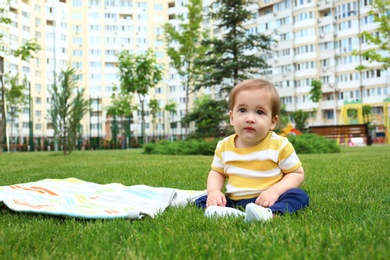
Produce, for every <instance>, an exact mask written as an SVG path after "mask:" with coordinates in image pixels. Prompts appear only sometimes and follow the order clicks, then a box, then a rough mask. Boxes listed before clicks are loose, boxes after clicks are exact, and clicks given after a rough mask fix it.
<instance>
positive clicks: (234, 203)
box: [195, 188, 309, 214]
mask: <svg viewBox="0 0 390 260" xmlns="http://www.w3.org/2000/svg"><path fill="white" fill-rule="evenodd" d="M256 199H257V197H255V198H251V199H242V200H232V199H230V198H229V197H227V196H226V201H227V203H226V207H231V208H237V207H243V208H245V206H246V205H247V204H249V203H255V201H256ZM206 200H207V195H205V196H202V197H200V198H198V199H197V200H195V205H196V206H198V207H199V208H206ZM308 206H309V196H308V195H307V194H306V192H304V191H303V190H301V189H299V188H294V189H291V190H288V191H286V192H285V193H283V194H282V195H281V196H280V197H279V199H278V200H277V201H276V202H275V204H274V205H272V206H271V207H269V208H270V209H271V210H272V212H275V213H279V214H284V213H286V212H288V213H293V212H296V211H298V210H300V209H303V208H306V207H308Z"/></svg>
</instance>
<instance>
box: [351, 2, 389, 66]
mask: <svg viewBox="0 0 390 260" xmlns="http://www.w3.org/2000/svg"><path fill="white" fill-rule="evenodd" d="M389 6H390V0H373V1H371V7H372V9H371V10H370V11H369V12H368V14H369V15H371V16H373V17H374V22H376V23H378V24H379V25H378V33H373V32H371V31H365V32H362V33H361V34H360V35H359V36H360V37H363V38H365V39H366V41H367V42H368V43H369V44H372V45H375V47H374V48H371V49H368V50H366V51H361V50H354V51H353V52H352V54H353V55H361V56H362V57H363V58H365V59H368V60H369V61H370V62H380V63H382V67H383V69H385V70H386V69H387V68H389V67H390V12H389ZM356 69H357V70H364V69H366V66H364V65H360V66H358V67H357V68H356Z"/></svg>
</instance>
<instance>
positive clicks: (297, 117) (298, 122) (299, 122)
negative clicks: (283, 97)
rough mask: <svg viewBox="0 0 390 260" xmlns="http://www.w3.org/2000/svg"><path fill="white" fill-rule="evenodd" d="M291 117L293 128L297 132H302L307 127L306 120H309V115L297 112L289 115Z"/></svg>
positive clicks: (300, 111)
mask: <svg viewBox="0 0 390 260" xmlns="http://www.w3.org/2000/svg"><path fill="white" fill-rule="evenodd" d="M291 117H292V119H293V120H294V122H295V128H296V129H298V130H299V131H304V130H305V128H306V125H307V119H309V113H307V112H304V111H302V110H297V111H294V112H292V113H291Z"/></svg>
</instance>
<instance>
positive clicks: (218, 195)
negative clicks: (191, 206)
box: [206, 190, 226, 207]
mask: <svg viewBox="0 0 390 260" xmlns="http://www.w3.org/2000/svg"><path fill="white" fill-rule="evenodd" d="M212 205H214V206H221V207H225V206H226V198H225V195H224V194H223V193H222V192H221V191H219V190H215V191H212V192H210V193H209V194H207V201H206V207H208V206H212Z"/></svg>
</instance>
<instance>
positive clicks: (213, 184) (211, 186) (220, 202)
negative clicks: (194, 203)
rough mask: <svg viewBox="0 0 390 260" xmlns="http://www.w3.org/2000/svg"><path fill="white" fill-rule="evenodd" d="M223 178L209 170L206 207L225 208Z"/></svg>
mask: <svg viewBox="0 0 390 260" xmlns="http://www.w3.org/2000/svg"><path fill="white" fill-rule="evenodd" d="M225 180H226V178H225V176H223V175H222V174H220V173H218V172H216V171H214V170H211V171H210V173H209V176H208V178H207V201H206V207H208V206H211V205H216V206H221V207H225V206H226V198H225V195H224V194H223V193H222V191H221V190H222V186H223V185H224V184H225Z"/></svg>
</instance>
